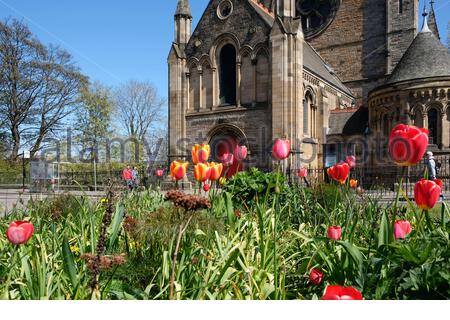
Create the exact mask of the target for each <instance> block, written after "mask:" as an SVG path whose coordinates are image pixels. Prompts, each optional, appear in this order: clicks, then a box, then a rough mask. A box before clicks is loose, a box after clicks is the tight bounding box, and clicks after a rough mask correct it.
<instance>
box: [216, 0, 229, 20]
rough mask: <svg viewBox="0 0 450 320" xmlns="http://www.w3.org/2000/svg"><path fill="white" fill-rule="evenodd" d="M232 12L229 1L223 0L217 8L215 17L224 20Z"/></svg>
mask: <svg viewBox="0 0 450 320" xmlns="http://www.w3.org/2000/svg"><path fill="white" fill-rule="evenodd" d="M232 12H233V3H232V2H231V1H230V0H224V1H222V2H221V3H220V4H219V7H218V8H217V15H218V16H219V18H220V19H222V20H224V19H226V18H228V17H229V16H230V15H231V13H232Z"/></svg>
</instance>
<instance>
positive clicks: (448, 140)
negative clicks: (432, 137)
mask: <svg viewBox="0 0 450 320" xmlns="http://www.w3.org/2000/svg"><path fill="white" fill-rule="evenodd" d="M440 116H441V125H440V128H439V132H438V135H439V137H440V144H439V148H441V149H444V148H448V147H449V145H450V137H449V122H448V119H446V114H445V112H440Z"/></svg>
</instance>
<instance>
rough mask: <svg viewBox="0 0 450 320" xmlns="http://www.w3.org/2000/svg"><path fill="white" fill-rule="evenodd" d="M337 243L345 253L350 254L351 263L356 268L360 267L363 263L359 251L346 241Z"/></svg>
mask: <svg viewBox="0 0 450 320" xmlns="http://www.w3.org/2000/svg"><path fill="white" fill-rule="evenodd" d="M339 243H340V244H341V245H342V246H343V247H344V249H345V251H347V252H348V254H350V256H351V257H352V259H353V261H354V262H355V263H356V264H357V265H358V266H361V265H362V263H363V255H362V253H361V251H359V249H358V248H357V247H356V246H355V245H353V244H351V243H349V242H347V241H339Z"/></svg>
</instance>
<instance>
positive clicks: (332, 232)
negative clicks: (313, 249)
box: [327, 226, 342, 241]
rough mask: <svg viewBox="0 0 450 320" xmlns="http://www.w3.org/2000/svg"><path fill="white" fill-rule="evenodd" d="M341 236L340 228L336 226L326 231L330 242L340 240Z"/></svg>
mask: <svg viewBox="0 0 450 320" xmlns="http://www.w3.org/2000/svg"><path fill="white" fill-rule="evenodd" d="M341 236H342V228H341V227H338V226H332V227H329V228H328V230H327V237H328V238H330V239H332V240H336V241H337V240H340V239H341Z"/></svg>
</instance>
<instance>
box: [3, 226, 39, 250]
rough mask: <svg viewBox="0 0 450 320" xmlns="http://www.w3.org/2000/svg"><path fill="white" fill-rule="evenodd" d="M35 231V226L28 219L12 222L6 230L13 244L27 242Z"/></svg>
mask: <svg viewBox="0 0 450 320" xmlns="http://www.w3.org/2000/svg"><path fill="white" fill-rule="evenodd" d="M33 232H34V226H33V224H32V223H31V222H28V221H15V222H12V223H11V224H10V225H9V227H8V230H6V237H7V238H8V240H9V242H11V243H12V244H13V245H16V246H17V245H21V244H25V243H27V242H28V240H30V238H31V236H32V235H33Z"/></svg>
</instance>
